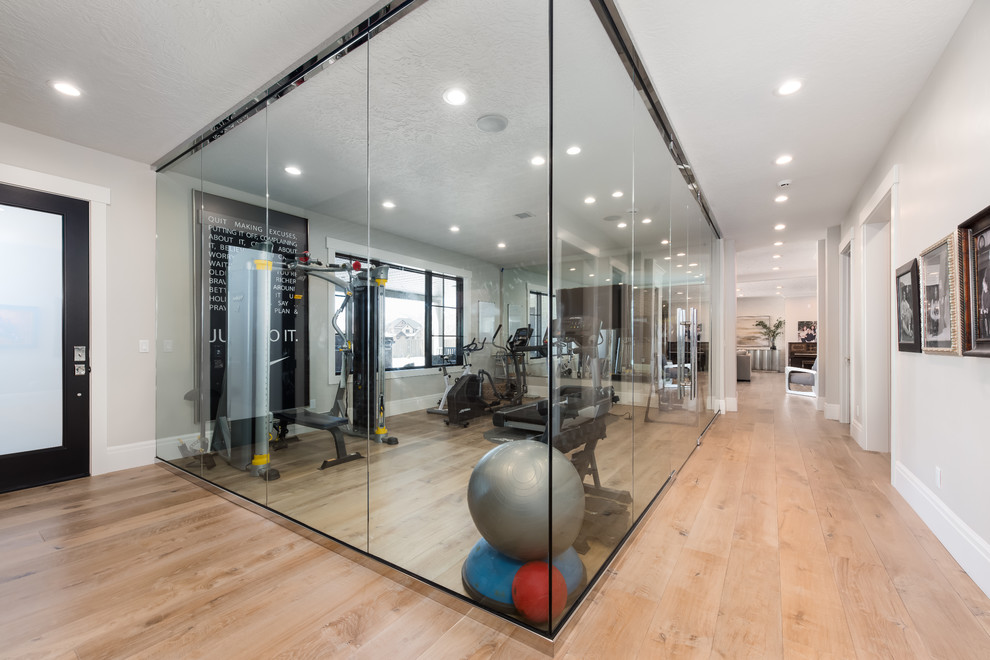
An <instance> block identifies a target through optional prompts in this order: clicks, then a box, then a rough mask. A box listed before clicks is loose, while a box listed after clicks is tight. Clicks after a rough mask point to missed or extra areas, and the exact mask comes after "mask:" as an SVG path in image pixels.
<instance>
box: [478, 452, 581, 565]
mask: <svg viewBox="0 0 990 660" xmlns="http://www.w3.org/2000/svg"><path fill="white" fill-rule="evenodd" d="M551 456H552V457H553V458H552V462H551V460H550V457H551ZM551 467H552V469H553V526H552V527H551V526H550V524H549V523H550V511H549V506H548V505H549V502H550V498H549V497H548V493H549V492H550V469H551ZM468 508H469V509H470V510H471V517H472V518H473V519H474V524H475V525H476V526H477V527H478V531H479V532H481V535H482V536H483V537H485V540H486V541H488V543H490V544H491V545H492V547H494V548H495V549H496V550H498V551H499V552H501V553H503V554H505V555H508V556H509V557H512V558H514V559H518V560H520V561H532V560H536V559H544V558H546V557H547V556H551V557H556V556H557V555H559V554H560V553H562V552H564V551H565V550H567V548H569V547H571V544H572V543H574V540H575V539H576V538H577V535H578V533H579V532H580V531H581V525H582V523H583V522H584V485H583V484H582V483H581V477H580V475H578V472H577V470H576V469H575V468H574V466H573V465H571V462H570V461H569V460H568V459H567V457H566V456H564V455H563V454H562V453H560V452H559V451H557V450H556V449H549V451H548V448H547V445H545V444H543V443H542V442H537V441H535V440H519V441H516V442H507V443H505V444H504V445H499V446H498V447H496V448H495V449H492V450H491V451H490V452H488V453H487V454H485V455H484V457H482V459H481V460H480V461H478V464H477V465H476V466H475V467H474V471H473V472H472V473H471V480H470V481H469V482H468ZM548 530H549V531H550V534H551V536H552V538H547V534H548ZM551 543H552V545H551Z"/></svg>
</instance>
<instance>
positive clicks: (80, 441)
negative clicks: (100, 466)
mask: <svg viewBox="0 0 990 660" xmlns="http://www.w3.org/2000/svg"><path fill="white" fill-rule="evenodd" d="M0 419H2V420H3V426H4V431H3V433H2V434H0V492H4V491H10V490H16V489H19V488H29V487H31V486H39V485H41V484H47V483H52V482H55V481H64V480H66V479H73V478H75V477H83V476H86V475H88V474H89V203H88V202H84V201H81V200H78V199H70V198H67V197H59V196H58V195H51V194H48V193H42V192H37V191H34V190H27V189H24V188H16V187H13V186H7V185H3V184H0Z"/></svg>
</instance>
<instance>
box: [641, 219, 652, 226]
mask: <svg viewBox="0 0 990 660" xmlns="http://www.w3.org/2000/svg"><path fill="white" fill-rule="evenodd" d="M651 222H653V220H651V219H650V218H643V224H644V225H648V224H650V223H651Z"/></svg>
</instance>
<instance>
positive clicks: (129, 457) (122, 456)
mask: <svg viewBox="0 0 990 660" xmlns="http://www.w3.org/2000/svg"><path fill="white" fill-rule="evenodd" d="M177 451H178V450H177ZM154 462H155V441H154V440H146V441H144V442H133V443H131V444H127V445H120V446H118V447H93V448H92V456H91V457H90V469H91V472H92V474H94V475H97V474H106V473H107V472H116V471H117V470H128V469H130V468H135V467H141V466H142V465H151V464H152V463H154Z"/></svg>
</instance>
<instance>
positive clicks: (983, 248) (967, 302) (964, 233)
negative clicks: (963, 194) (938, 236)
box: [959, 206, 990, 357]
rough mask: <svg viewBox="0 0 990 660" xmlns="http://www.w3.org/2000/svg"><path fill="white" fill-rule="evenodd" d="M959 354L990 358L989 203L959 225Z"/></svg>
mask: <svg viewBox="0 0 990 660" xmlns="http://www.w3.org/2000/svg"><path fill="white" fill-rule="evenodd" d="M959 229H960V235H959V238H960V241H961V243H960V245H961V246H962V248H963V249H962V251H961V252H962V254H961V255H960V256H961V261H962V266H961V267H962V269H963V285H964V286H963V289H962V302H961V304H962V308H961V311H962V328H963V333H962V342H961V343H962V351H963V355H969V356H974V357H990V206H988V207H987V208H985V209H983V210H982V211H980V212H979V213H977V214H976V215H974V216H973V217H972V218H970V219H969V220H967V221H966V222H964V223H962V224H961V225H959Z"/></svg>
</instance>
